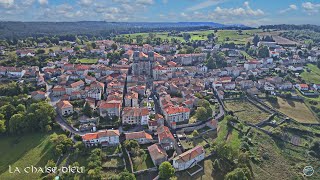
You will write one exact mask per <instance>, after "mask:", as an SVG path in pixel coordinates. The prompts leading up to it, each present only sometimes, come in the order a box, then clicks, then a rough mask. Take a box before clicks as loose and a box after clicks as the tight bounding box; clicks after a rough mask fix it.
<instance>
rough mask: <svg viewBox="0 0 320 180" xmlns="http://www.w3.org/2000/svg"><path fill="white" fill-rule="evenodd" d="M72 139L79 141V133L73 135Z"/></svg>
mask: <svg viewBox="0 0 320 180" xmlns="http://www.w3.org/2000/svg"><path fill="white" fill-rule="evenodd" d="M74 139H75V140H77V141H81V140H82V137H81V136H80V135H79V134H76V135H74Z"/></svg>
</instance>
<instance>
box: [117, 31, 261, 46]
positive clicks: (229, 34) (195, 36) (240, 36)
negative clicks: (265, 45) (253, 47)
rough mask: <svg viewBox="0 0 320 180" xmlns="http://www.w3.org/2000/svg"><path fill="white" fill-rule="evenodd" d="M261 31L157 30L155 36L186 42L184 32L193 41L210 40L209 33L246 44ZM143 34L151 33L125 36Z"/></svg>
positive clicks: (220, 38) (222, 38)
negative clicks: (171, 32) (175, 32)
mask: <svg viewBox="0 0 320 180" xmlns="http://www.w3.org/2000/svg"><path fill="white" fill-rule="evenodd" d="M257 32H261V30H259V29H254V30H244V31H242V32H241V33H239V32H238V31H235V30H218V32H216V33H215V32H214V31H213V30H207V31H189V32H181V33H180V34H177V35H170V34H169V33H167V32H157V33H154V34H155V38H160V39H161V40H167V41H170V40H171V38H175V39H177V40H179V41H181V42H185V40H184V39H183V36H182V34H183V33H189V34H190V36H191V38H190V40H191V41H195V40H208V38H207V35H208V34H211V33H213V34H215V36H216V37H217V38H218V42H219V43H223V42H226V43H230V42H234V43H235V44H245V43H247V41H248V38H250V37H252V36H253V35H254V34H255V33H257ZM139 35H141V36H142V38H143V39H144V40H146V39H147V37H148V36H149V33H135V34H124V35H123V36H124V37H126V38H131V39H133V40H134V41H135V40H136V38H137V36H139Z"/></svg>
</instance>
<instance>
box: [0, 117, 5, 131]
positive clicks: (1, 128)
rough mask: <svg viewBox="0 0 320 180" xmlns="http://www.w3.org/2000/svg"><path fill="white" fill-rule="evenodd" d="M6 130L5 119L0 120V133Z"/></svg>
mask: <svg viewBox="0 0 320 180" xmlns="http://www.w3.org/2000/svg"><path fill="white" fill-rule="evenodd" d="M4 132H6V124H5V120H0V134H1V133H4Z"/></svg>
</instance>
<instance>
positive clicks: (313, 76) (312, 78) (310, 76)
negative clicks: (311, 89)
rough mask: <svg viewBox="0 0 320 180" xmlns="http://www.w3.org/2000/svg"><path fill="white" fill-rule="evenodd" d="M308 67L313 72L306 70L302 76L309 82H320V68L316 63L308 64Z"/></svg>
mask: <svg viewBox="0 0 320 180" xmlns="http://www.w3.org/2000/svg"><path fill="white" fill-rule="evenodd" d="M307 68H309V69H310V70H311V72H307V71H304V72H303V73H301V77H302V78H303V79H304V80H305V81H306V82H308V83H315V84H320V69H319V68H318V67H317V66H316V65H314V64H308V65H307Z"/></svg>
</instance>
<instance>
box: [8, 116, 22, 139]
mask: <svg viewBox="0 0 320 180" xmlns="http://www.w3.org/2000/svg"><path fill="white" fill-rule="evenodd" d="M9 130H10V132H11V133H14V134H19V133H21V132H22V131H23V130H24V116H23V115H22V114H15V115H13V116H12V117H11V118H10V120H9Z"/></svg>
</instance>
